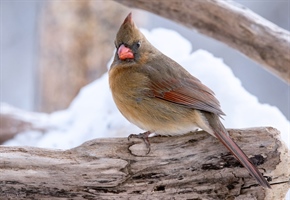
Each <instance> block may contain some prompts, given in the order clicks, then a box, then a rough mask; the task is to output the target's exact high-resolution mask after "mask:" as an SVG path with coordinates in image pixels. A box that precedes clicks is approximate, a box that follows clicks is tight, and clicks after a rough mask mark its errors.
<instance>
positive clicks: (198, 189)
mask: <svg viewBox="0 0 290 200" xmlns="http://www.w3.org/2000/svg"><path fill="white" fill-rule="evenodd" d="M229 132H230V135H231V136H232V137H233V139H234V140H235V141H236V142H237V143H238V145H239V146H240V147H241V148H242V149H243V150H244V151H245V153H246V154H247V155H248V156H249V157H250V158H251V159H252V161H253V162H254V163H256V165H257V166H258V168H259V169H260V171H261V172H262V173H263V174H264V176H265V177H267V179H268V180H269V182H270V184H271V186H272V189H264V188H262V187H260V186H258V185H257V183H256V181H255V180H254V179H253V178H252V177H251V176H250V175H249V173H248V172H247V170H246V169H245V168H243V167H241V165H240V164H239V162H238V161H236V160H235V159H234V157H233V156H232V155H230V154H229V152H228V151H227V150H226V149H225V148H224V147H223V145H222V144H220V143H219V142H218V141H217V139H216V138H214V137H212V136H210V135H209V134H207V133H205V132H202V131H201V132H197V133H189V134H186V135H183V136H178V137H152V138H150V141H151V152H150V153H149V154H148V155H146V151H147V149H146V147H145V145H144V143H143V142H142V141H140V140H137V139H132V140H131V141H127V139H126V138H112V139H96V140H92V141H88V142H86V143H84V144H82V145H80V146H78V147H76V148H73V149H69V150H65V151H62V150H49V149H41V148H33V147H5V146H0V174H1V176H0V199H24V198H30V199H283V198H284V197H285V194H286V191H287V190H288V188H289V175H290V168H289V167H285V166H289V165H290V159H289V152H288V150H287V149H286V147H285V146H284V145H283V144H282V143H281V142H280V140H279V132H278V131H277V130H276V129H273V128H252V129H245V130H238V129H236V130H230V131H229Z"/></svg>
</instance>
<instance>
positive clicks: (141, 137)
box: [128, 131, 151, 154]
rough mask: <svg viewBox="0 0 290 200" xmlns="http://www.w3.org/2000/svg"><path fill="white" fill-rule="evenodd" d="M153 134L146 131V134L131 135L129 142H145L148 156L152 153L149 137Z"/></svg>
mask: <svg viewBox="0 0 290 200" xmlns="http://www.w3.org/2000/svg"><path fill="white" fill-rule="evenodd" d="M150 134H151V132H150V131H146V132H144V133H139V134H131V135H129V136H128V140H129V141H130V139H131V138H140V139H142V140H143V141H144V143H145V144H146V147H147V149H148V152H147V153H146V154H149V153H150V151H151V148H150V142H149V139H148V136H149V135H150Z"/></svg>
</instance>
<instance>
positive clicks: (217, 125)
mask: <svg viewBox="0 0 290 200" xmlns="http://www.w3.org/2000/svg"><path fill="white" fill-rule="evenodd" d="M205 116H206V118H207V120H208V122H209V125H210V126H211V128H212V130H213V131H214V135H215V136H216V137H217V138H218V139H219V140H220V141H221V142H222V143H223V144H224V145H225V146H226V147H227V149H228V150H229V151H230V152H231V153H232V154H233V155H234V156H235V157H236V158H237V159H238V160H239V161H240V162H241V163H242V165H243V166H244V167H245V168H246V169H247V170H248V171H249V172H250V174H251V175H252V176H253V177H254V178H255V179H256V180H257V181H258V182H259V184H260V185H261V186H263V187H266V188H271V186H270V184H269V183H268V181H267V180H266V179H265V178H264V177H263V175H262V174H261V173H260V172H259V170H258V169H257V167H256V166H255V165H253V164H252V162H251V161H250V160H249V159H248V157H247V156H246V154H245V153H244V152H243V151H242V150H241V148H240V147H239V146H238V145H237V144H236V143H235V142H234V141H233V140H232V139H231V138H230V136H229V135H228V132H227V130H226V129H225V127H224V126H223V124H222V123H221V121H220V119H219V117H218V116H217V115H216V114H212V113H206V114H205Z"/></svg>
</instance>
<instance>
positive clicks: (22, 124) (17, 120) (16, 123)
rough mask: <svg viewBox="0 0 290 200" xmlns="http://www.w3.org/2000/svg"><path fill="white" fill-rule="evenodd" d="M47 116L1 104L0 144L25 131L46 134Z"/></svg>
mask: <svg viewBox="0 0 290 200" xmlns="http://www.w3.org/2000/svg"><path fill="white" fill-rule="evenodd" d="M46 118H47V115H46V114H43V113H34V112H28V111H24V110H21V109H17V108H15V107H12V106H10V105H8V104H5V103H1V104H0V144H3V143H4V142H6V141H7V140H9V139H12V138H13V137H14V136H16V135H17V134H20V133H23V132H25V131H40V132H43V133H44V132H45V131H46V130H47V127H45V125H44V124H46V123H44V121H45V120H46Z"/></svg>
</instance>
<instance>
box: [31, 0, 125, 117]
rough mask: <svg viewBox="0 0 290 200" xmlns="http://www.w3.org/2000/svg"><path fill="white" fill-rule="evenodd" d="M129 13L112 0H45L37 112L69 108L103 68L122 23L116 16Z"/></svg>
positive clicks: (41, 21)
mask: <svg viewBox="0 0 290 200" xmlns="http://www.w3.org/2000/svg"><path fill="white" fill-rule="evenodd" d="M109 9H110V11H111V12H108V10H109ZM127 13H128V10H127V8H126V7H124V6H120V5H119V4H117V3H115V2H113V1H102V2H99V1H94V0H82V1H76V0H72V1H46V2H45V3H44V6H43V12H42V18H41V20H40V55H39V58H40V59H39V68H40V70H39V82H40V84H39V86H38V94H37V101H38V102H37V103H38V110H39V111H44V112H53V111H56V110H61V109H65V108H67V107H68V105H69V104H70V103H71V101H72V100H73V99H74V97H75V96H76V95H77V94H78V92H79V90H80V89H81V88H82V87H83V86H85V85H87V84H88V83H90V82H91V81H93V80H95V79H96V78H98V77H100V76H101V75H102V74H103V73H104V72H106V71H107V63H108V62H109V60H110V58H111V57H112V54H113V51H114V48H115V47H114V44H113V41H114V38H115V34H116V32H117V30H118V28H119V27H120V24H121V21H122V19H118V17H119V16H120V15H126V14H127ZM113 19H117V20H113Z"/></svg>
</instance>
